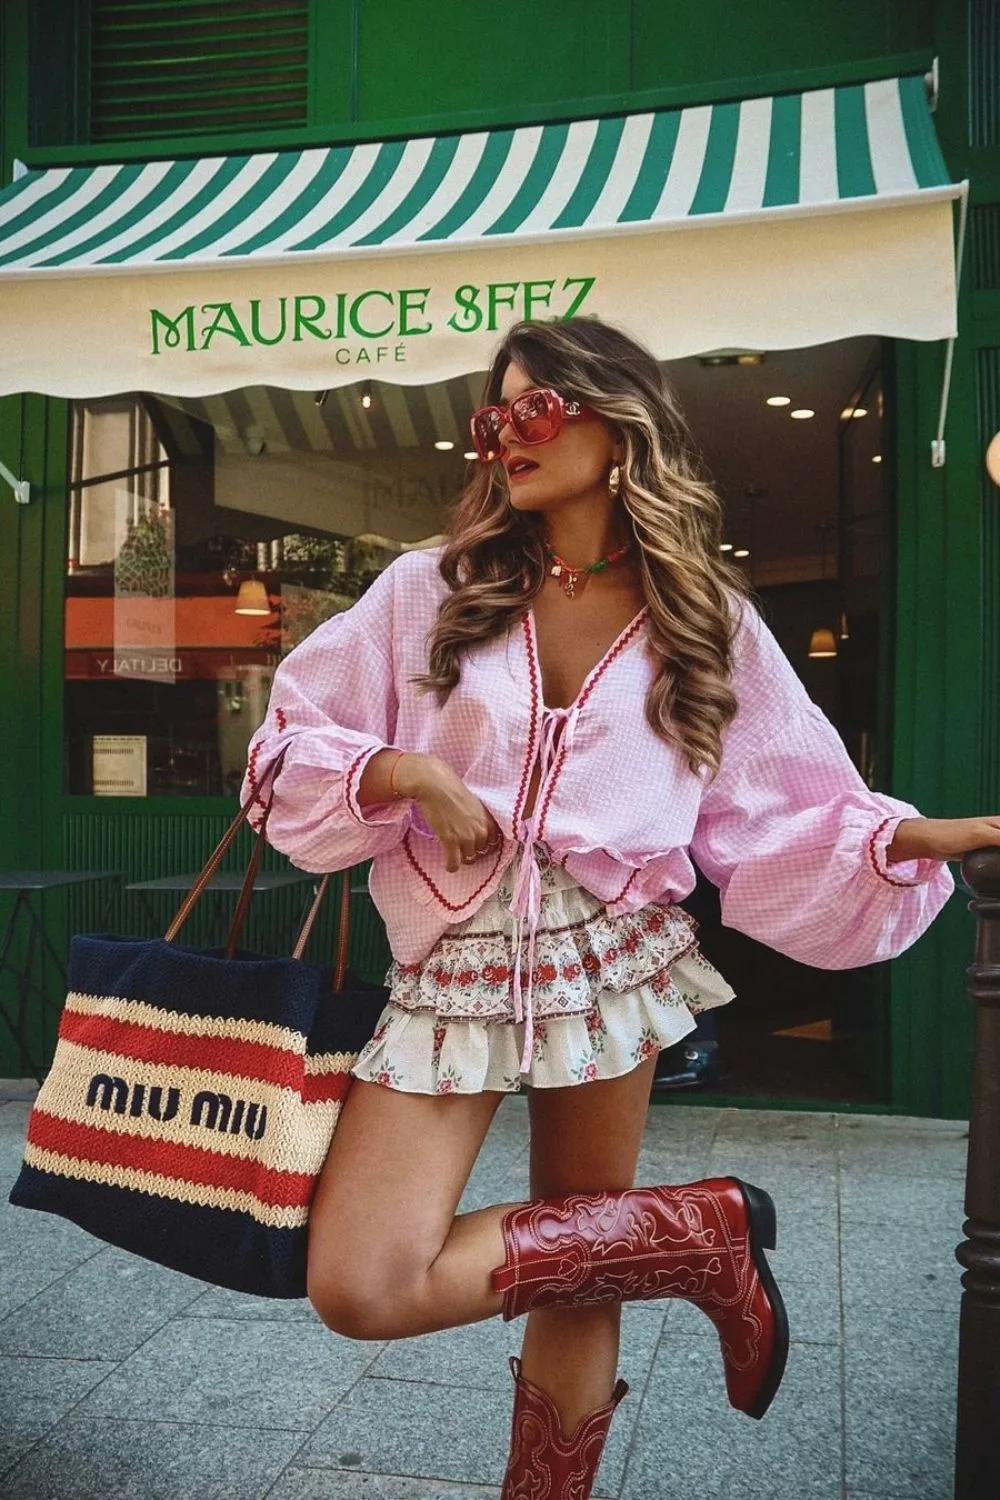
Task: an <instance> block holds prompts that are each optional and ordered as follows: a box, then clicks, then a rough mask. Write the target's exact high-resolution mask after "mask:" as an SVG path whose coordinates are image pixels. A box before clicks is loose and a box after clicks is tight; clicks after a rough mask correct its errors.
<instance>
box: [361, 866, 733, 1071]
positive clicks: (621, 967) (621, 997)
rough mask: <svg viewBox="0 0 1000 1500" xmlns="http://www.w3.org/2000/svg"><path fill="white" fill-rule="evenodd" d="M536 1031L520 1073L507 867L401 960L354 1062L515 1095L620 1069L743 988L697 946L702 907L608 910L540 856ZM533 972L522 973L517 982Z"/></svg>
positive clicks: (654, 1050) (373, 1068)
mask: <svg viewBox="0 0 1000 1500" xmlns="http://www.w3.org/2000/svg"><path fill="white" fill-rule="evenodd" d="M540 865H541V876H542V909H541V916H540V919H539V926H538V939H537V945H536V952H535V970H534V981H535V990H534V1015H535V1036H534V1044H533V1049H532V1060H531V1065H530V1067H529V1069H528V1071H527V1072H526V1073H521V1072H520V1059H521V1048H522V1046H523V1042H524V1025H523V1022H517V1021H515V1019H514V1006H513V1000H512V996H511V979H512V968H511V964H512V959H513V952H514V942H513V918H512V916H511V914H510V911H509V910H508V907H509V904H510V901H511V895H512V892H511V888H510V883H509V882H510V875H509V873H508V875H507V876H505V878H504V881H503V882H502V883H501V885H500V887H499V888H498V889H497V890H496V892H495V893H494V894H493V895H492V896H491V897H488V898H487V900H486V901H485V902H484V903H483V905H482V906H481V907H480V908H479V910H478V911H476V912H475V913H474V914H473V916H471V917H468V918H466V919H465V920H464V921H462V922H458V923H455V924H454V925H453V926H452V927H450V928H449V930H448V931H447V932H446V933H445V934H444V935H443V936H442V937H441V938H440V939H439V940H438V942H437V943H436V944H435V946H434V948H433V949H432V951H431V952H430V953H429V954H428V956H427V958H426V959H424V960H423V961H422V962H420V963H414V964H400V963H393V964H392V966H391V968H390V969H389V973H388V975H387V983H388V984H389V988H390V999H389V1003H388V1004H387V1006H386V1007H385V1010H384V1011H383V1013H382V1016H381V1017H380V1020H379V1024H378V1026H377V1027H376V1030H375V1033H374V1035H373V1036H372V1038H371V1040H370V1041H369V1042H368V1044H367V1045H366V1046H365V1048H364V1049H363V1051H362V1052H361V1054H360V1055H359V1057H358V1059H357V1062H356V1063H355V1065H354V1067H353V1068H352V1070H351V1071H352V1073H353V1074H354V1076H355V1077H357V1078H364V1079H366V1080H367V1081H368V1082H371V1083H380V1084H382V1085H384V1086H385V1087H386V1088H395V1089H403V1090H407V1091H410V1092H414V1093H420V1094H450V1093H479V1092H481V1091H482V1090H484V1089H489V1090H497V1091H499V1092H502V1093H518V1092H519V1091H520V1089H521V1087H522V1084H528V1085H530V1086H531V1087H533V1088H561V1087H566V1086H570V1085H573V1084H578V1083H591V1082H593V1081H595V1080H596V1079H600V1078H616V1077H618V1076H619V1075H621V1074H622V1073H627V1072H629V1071H631V1069H632V1068H635V1067H637V1066H638V1065H639V1063H641V1062H642V1061H643V1060H644V1059H645V1058H647V1057H650V1056H653V1055H654V1054H655V1053H657V1052H658V1051H659V1050H660V1049H661V1048H662V1047H670V1046H672V1045H673V1044H674V1043H675V1042H678V1041H680V1039H681V1038H682V1037H684V1036H686V1035H687V1033H688V1032H689V1031H692V1030H693V1029H694V1026H695V1024H696V1023H695V1016H696V1015H697V1014H698V1013H699V1012H700V1011H702V1010H708V1009H710V1008H712V1007H714V1006H717V1005H725V1004H726V1003H727V1002H728V1001H730V1000H732V999H733V998H734V995H735V991H734V990H733V989H732V987H731V986H730V985H729V984H727V983H726V981H725V979H724V978H723V977H722V975H721V974H720V973H719V971H718V970H717V969H716V968H714V967H713V965H712V964H710V963H709V962H708V961H707V959H705V958H704V957H703V955H702V954H701V953H700V951H699V949H698V944H697V939H696V937H695V931H696V928H697V923H696V922H695V920H694V918H693V917H692V916H690V915H689V913H687V912H686V911H684V910H683V909H682V908H681V907H679V906H671V905H667V904H664V903H658V902H652V903H650V904H649V905H647V906H645V907H643V908H641V909H640V910H639V911H637V912H629V913H626V914H624V915H622V916H616V917H611V916H609V915H608V913H607V911H606V910H605V907H604V906H603V904H602V903H601V901H600V900H599V899H598V898H597V897H596V896H593V895H591V894H590V892H588V891H586V890H584V889H583V888H582V887H581V886H579V885H578V884H577V883H576V881H575V880H574V879H573V878H572V876H570V875H569V874H568V873H567V872H566V870H565V869H563V868H562V866H560V865H558V864H553V863H551V862H550V861H549V860H548V858H547V857H546V856H545V855H544V852H543V857H542V858H541V859H540ZM526 978H527V976H526V975H525V974H523V973H522V982H525V981H526Z"/></svg>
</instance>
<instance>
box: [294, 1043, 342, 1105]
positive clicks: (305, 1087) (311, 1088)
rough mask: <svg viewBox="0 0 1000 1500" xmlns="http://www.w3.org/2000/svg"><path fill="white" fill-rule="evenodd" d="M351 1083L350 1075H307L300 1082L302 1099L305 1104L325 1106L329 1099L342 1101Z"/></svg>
mask: <svg viewBox="0 0 1000 1500" xmlns="http://www.w3.org/2000/svg"><path fill="white" fill-rule="evenodd" d="M352 1055H353V1054H352ZM352 1082H353V1076H352V1074H350V1073H307V1074H306V1076H305V1078H304V1079H303V1082H302V1099H303V1101H304V1103H306V1104H326V1103H329V1101H330V1100H331V1099H334V1100H336V1099H339V1100H341V1101H343V1100H344V1099H346V1098H347V1093H348V1090H349V1089H350V1087H351V1083H352Z"/></svg>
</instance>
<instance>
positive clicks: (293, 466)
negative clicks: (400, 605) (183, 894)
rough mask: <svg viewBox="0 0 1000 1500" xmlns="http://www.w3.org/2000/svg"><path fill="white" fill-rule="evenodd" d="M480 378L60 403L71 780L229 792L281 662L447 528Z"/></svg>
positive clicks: (98, 790)
mask: <svg viewBox="0 0 1000 1500" xmlns="http://www.w3.org/2000/svg"><path fill="white" fill-rule="evenodd" d="M481 380H482V377H481V376H470V377H463V378H462V379H461V380H459V381H454V382H448V383H446V384H445V385H442V386H440V387H437V388H434V389H432V390H428V391H425V390H423V389H420V390H413V391H403V390H401V389H400V388H392V389H390V388H387V387H382V386H378V385H375V386H374V387H372V388H371V389H372V390H373V391H374V398H373V399H371V404H370V405H369V406H367V407H366V406H363V404H362V401H361V395H360V392H361V389H362V388H361V387H351V388H347V389H345V390H338V391H331V392H329V393H328V394H327V396H326V397H325V399H324V400H323V401H322V404H321V405H320V404H319V403H318V402H317V400H316V398H315V397H314V396H313V394H312V393H303V392H289V391H277V390H271V389H263V388H260V389H253V390H246V391H232V392H228V393H226V394H225V395H223V396H211V397H205V398H202V399H199V400H195V399H190V400H189V399H186V398H185V399H181V398H169V399H168V398H158V397H154V396H151V395H146V394H136V395H132V396H129V397H114V398H111V399H109V400H104V401H90V402H77V403H73V406H72V421H71V438H70V441H71V463H70V469H71V482H70V489H69V528H68V531H69V545H68V557H67V568H66V574H67V576H66V612H65V692H66V785H67V788H68V790H69V791H71V792H75V793H82V794H97V795H118V796H153V795H187V796H197V795H221V794H227V795H231V794H233V793H235V792H236V791H237V790H238V788H239V784H240V781H241V779H242V775H243V768H244V765H245V762H246V751H247V744H248V742H249V740H250V737H251V735H252V734H253V732H254V730H255V729H256V727H257V725H258V724H259V723H260V721H261V719H262V718H263V716H264V713H265V711H266V707H267V700H268V695H269V692H270V687H271V682H272V679H273V674H274V669H275V667H276V666H277V664H278V662H279V661H280V660H281V657H282V656H283V655H284V654H286V653H287V652H288V651H290V650H291V649H292V647H293V646H295V645H296V644H297V643H298V642H299V641H300V640H302V639H304V637H305V636H306V635H308V634H309V632H310V631H311V630H313V629H315V627H316V626H317V625H318V624H320V623H321V622H322V621H323V620H325V619H327V618H329V617H330V616H331V615H333V614H335V613H337V612H339V611H341V610H344V609H347V608H349V607H350V605H351V604H353V603H354V601H355V600H356V599H357V598H358V597H359V596H360V595H361V594H362V593H363V592H364V590H365V589H366V588H367V587H368V585H369V584H370V583H371V581H372V579H373V578H375V577H376V576H377V575H378V573H379V572H380V571H381V570H382V569H383V568H384V567H385V566H387V564H388V563H389V562H390V561H391V559H392V558H393V557H394V556H396V555H397V554H398V553H399V552H400V551H401V550H403V549H404V548H406V547H409V546H415V545H428V544H433V543H434V542H436V541H437V540H438V539H439V538H440V533H441V530H442V528H443V524H444V516H445V510H446V507H447V505H448V503H449V502H450V501H451V500H452V499H453V497H454V496H455V495H456V494H457V493H458V492H459V490H460V489H461V487H462V482H463V478H464V474H465V467H466V465H465V461H464V460H463V459H462V457H461V453H460V452H456V453H454V454H452V453H443V452H441V451H438V450H436V449H435V448H434V442H435V440H437V439H439V438H441V437H442V436H444V437H450V438H452V439H453V440H454V441H456V442H457V444H458V445H459V446H460V447H461V448H464V447H465V445H466V442H465V437H464V434H463V431H462V422H463V420H466V421H467V413H468V411H469V410H471V407H472V405H473V404H475V401H476V400H478V397H479V393H480V387H481ZM369 395H371V391H369Z"/></svg>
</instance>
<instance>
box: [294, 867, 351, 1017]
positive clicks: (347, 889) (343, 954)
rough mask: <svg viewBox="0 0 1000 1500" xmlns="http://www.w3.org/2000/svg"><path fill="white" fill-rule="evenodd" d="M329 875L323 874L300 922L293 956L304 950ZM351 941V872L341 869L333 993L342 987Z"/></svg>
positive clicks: (329, 877) (295, 956)
mask: <svg viewBox="0 0 1000 1500" xmlns="http://www.w3.org/2000/svg"><path fill="white" fill-rule="evenodd" d="M331 878H332V877H331V876H330V875H324V876H323V879H322V880H321V881H320V883H319V885H318V887H317V889H316V894H315V896H314V897H313V900H312V905H311V906H310V908H309V911H308V912H307V913H306V919H305V921H304V922H303V924H302V931H301V932H300V933H299V936H298V941H297V942H296V944H295V947H294V948H293V950H292V957H293V958H301V957H302V956H303V954H304V953H305V951H306V944H307V943H308V942H309V937H310V934H311V933H312V930H313V927H314V925H315V922H316V918H317V916H318V915H319V909H320V907H321V906H322V904H323V897H324V896H325V895H326V893H327V889H328V887H329V885H330V880H331ZM350 941H351V872H350V870H342V871H341V873H340V911H339V915H338V918H337V947H336V950H335V953H334V962H333V993H334V994H335V995H339V994H340V992H341V990H342V989H343V988H344V980H345V978H346V976H347V953H348V948H349V947H350Z"/></svg>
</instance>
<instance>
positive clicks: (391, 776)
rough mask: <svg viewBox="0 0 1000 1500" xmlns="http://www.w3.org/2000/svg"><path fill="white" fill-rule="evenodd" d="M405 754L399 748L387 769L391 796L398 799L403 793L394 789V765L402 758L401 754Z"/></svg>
mask: <svg viewBox="0 0 1000 1500" xmlns="http://www.w3.org/2000/svg"><path fill="white" fill-rule="evenodd" d="M405 754H406V751H405V750H400V752H399V754H398V755H397V756H396V759H395V760H394V761H393V763H392V766H391V767H390V770H389V790H390V792H391V793H392V795H393V797H396V798H400V799H401V798H402V796H403V793H402V792H399V791H397V790H396V767H397V766H398V765H399V762H400V761H401V760H402V759H403V756H404V755H405Z"/></svg>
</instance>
